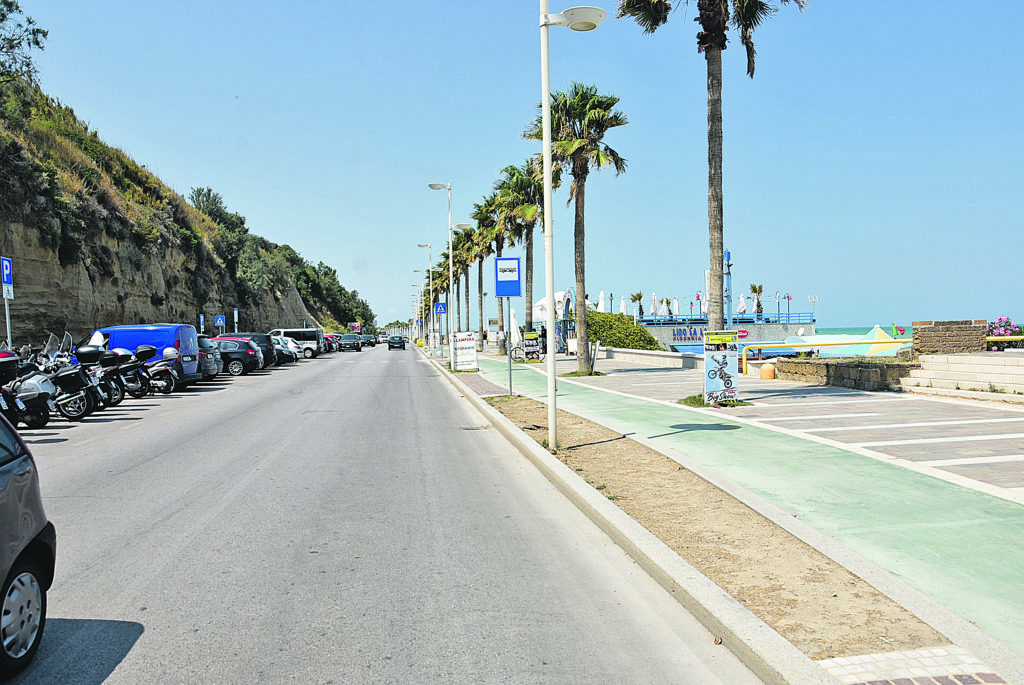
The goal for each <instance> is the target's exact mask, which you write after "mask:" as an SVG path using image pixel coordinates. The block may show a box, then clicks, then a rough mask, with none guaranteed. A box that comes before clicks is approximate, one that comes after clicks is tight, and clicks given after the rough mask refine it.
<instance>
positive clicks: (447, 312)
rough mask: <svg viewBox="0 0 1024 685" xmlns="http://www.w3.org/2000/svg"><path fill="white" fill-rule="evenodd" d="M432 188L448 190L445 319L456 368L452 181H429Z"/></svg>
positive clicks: (451, 360) (449, 361)
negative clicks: (453, 311)
mask: <svg viewBox="0 0 1024 685" xmlns="http://www.w3.org/2000/svg"><path fill="white" fill-rule="evenodd" d="M427 185H428V187H429V188H430V189H431V190H447V191H448V300H447V302H446V303H445V316H446V318H445V321H446V324H447V326H448V363H449V364H451V365H452V371H454V370H455V355H454V353H455V348H454V342H453V341H452V286H453V283H452V281H454V280H455V278H454V276H455V267H454V265H453V262H452V184H451V183H428V184H427Z"/></svg>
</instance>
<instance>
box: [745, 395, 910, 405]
mask: <svg viewBox="0 0 1024 685" xmlns="http://www.w3.org/2000/svg"><path fill="white" fill-rule="evenodd" d="M785 397H786V398H787V399H788V398H789V397H798V395H786V396H785ZM750 399H752V400H757V401H758V402H764V406H765V407H806V406H808V405H809V404H812V403H810V402H770V401H765V400H764V399H763V398H760V397H751V398H750ZM914 401H918V400H917V398H914V397H892V398H888V399H883V398H879V397H873V398H870V399H864V400H829V401H824V402H814V403H813V404H814V406H818V405H821V404H865V403H870V402H914Z"/></svg>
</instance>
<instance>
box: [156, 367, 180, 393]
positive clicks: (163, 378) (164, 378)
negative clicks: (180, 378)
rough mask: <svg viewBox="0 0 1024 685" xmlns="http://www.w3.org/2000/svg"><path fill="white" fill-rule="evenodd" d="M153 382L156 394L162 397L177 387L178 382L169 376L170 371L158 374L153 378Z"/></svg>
mask: <svg viewBox="0 0 1024 685" xmlns="http://www.w3.org/2000/svg"><path fill="white" fill-rule="evenodd" d="M153 380H154V381H156V390H157V392H159V393H162V394H164V395H170V394H171V393H172V392H174V388H176V387H177V385H178V382H177V381H176V380H174V376H173V375H171V372H170V371H163V372H161V373H158V374H157V375H156V376H154V377H153Z"/></svg>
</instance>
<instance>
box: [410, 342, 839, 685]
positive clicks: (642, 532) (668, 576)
mask: <svg viewBox="0 0 1024 685" xmlns="http://www.w3.org/2000/svg"><path fill="white" fill-rule="evenodd" d="M424 357H425V358H426V359H427V360H428V361H429V362H430V363H431V364H433V365H434V366H435V367H436V368H437V369H438V370H439V371H441V373H442V374H443V375H444V376H445V378H447V379H448V381H449V382H450V383H451V384H452V385H453V386H454V387H455V388H456V389H457V390H458V391H459V392H460V393H462V395H463V396H464V397H465V398H466V399H467V400H469V402H470V404H472V405H473V406H474V407H475V408H476V409H477V410H478V411H479V412H480V413H481V414H483V415H484V416H485V417H486V418H487V419H488V420H489V421H490V422H491V423H492V425H494V427H495V428H497V429H498V431H499V432H500V433H501V434H502V435H503V436H504V437H505V439H507V440H508V441H509V442H510V443H512V445H513V446H515V447H516V449H518V450H519V452H520V453H521V454H522V455H523V456H525V457H526V458H527V459H529V460H530V462H531V463H532V464H533V465H534V466H536V467H537V469H538V470H540V472H541V473H542V474H544V477H545V478H547V479H548V480H549V481H550V482H551V483H552V484H553V485H554V486H555V487H556V488H558V490H559V492H561V493H562V494H563V495H565V496H566V497H567V498H568V499H569V501H571V502H572V503H573V504H574V505H575V506H576V507H578V508H579V509H580V511H582V512H583V513H584V514H585V515H586V516H587V517H588V518H589V519H590V520H591V521H593V522H594V523H595V524H596V525H597V526H598V527H599V528H600V529H601V530H602V531H604V532H605V533H606V534H607V535H608V536H609V537H611V538H612V540H613V541H614V542H615V544H617V545H618V546H619V547H621V548H622V549H623V550H625V551H626V553H628V554H629V555H630V557H632V558H633V560H634V561H636V562H637V564H638V565H639V566H640V567H641V568H642V569H643V570H644V571H645V572H646V573H647V574H648V575H650V576H651V577H652V578H654V579H655V580H656V581H657V582H658V583H659V584H660V585H661V586H662V587H664V588H665V589H666V590H667V591H668V592H669V593H670V594H671V595H672V596H673V598H675V600H676V601H677V602H679V603H680V604H681V605H682V606H683V607H684V608H685V609H686V610H687V611H689V612H690V613H691V614H693V615H694V616H695V617H696V618H697V620H699V621H700V622H701V624H703V625H704V627H705V628H707V629H708V630H709V631H710V632H711V633H712V634H714V635H716V636H718V637H720V638H722V644H723V645H725V646H726V647H727V648H728V649H729V650H730V651H731V652H732V653H733V654H735V655H736V657H737V658H738V659H739V660H740V661H741V662H743V664H744V665H746V666H747V668H749V669H750V670H751V671H753V672H754V674H755V675H757V676H758V677H759V678H761V680H763V681H764V682H766V683H771V684H773V685H788V684H789V683H801V684H802V685H803V684H806V685H818V684H819V683H820V684H821V685H826V684H827V685H835V683H836V682H837V681H836V680H835V679H834V678H832V676H830V675H829V674H828V672H826V671H825V669H824V668H822V667H821V666H819V665H818V664H817V663H815V662H814V661H813V660H812V659H811V658H810V657H808V656H807V655H805V654H804V653H803V652H801V651H800V650H798V649H797V648H796V647H794V646H793V645H792V644H791V643H790V642H789V641H788V640H786V639H785V638H783V637H782V636H781V635H779V634H778V633H777V632H775V631H774V630H772V628H771V627H769V626H768V624H766V623H765V622H764V621H762V620H761V619H759V618H757V616H755V615H754V614H753V613H751V612H750V611H749V610H748V609H747V608H746V607H744V606H743V605H742V604H740V603H739V602H738V601H736V600H735V599H733V598H732V597H731V596H729V595H728V594H727V593H726V592H725V591H724V590H722V588H720V587H719V586H718V585H716V584H715V583H713V582H712V581H710V580H709V579H708V578H707V577H705V576H704V575H702V574H701V573H700V572H699V571H698V570H697V569H695V568H694V567H693V566H691V565H690V564H688V563H687V562H686V561H684V560H683V559H682V557H680V556H679V555H678V554H676V553H675V552H673V551H672V550H671V549H670V548H669V547H668V546H667V545H665V544H664V543H663V542H662V541H661V540H659V539H658V538H657V537H655V536H654V535H653V534H652V533H651V532H649V531H648V530H647V529H646V528H644V527H643V526H641V525H640V524H639V523H637V522H636V521H634V520H633V519H632V518H631V517H630V516H629V515H628V514H626V513H625V512H624V511H622V510H621V509H620V508H619V507H618V506H616V505H615V504H613V503H612V502H610V501H608V499H607V498H605V497H603V496H602V495H600V494H598V493H597V492H596V491H595V490H594V489H593V488H592V487H590V485H589V484H588V483H587V482H586V481H584V480H583V479H582V478H580V477H579V476H578V475H576V474H575V473H573V472H572V470H570V469H569V467H567V466H566V465H565V464H563V463H562V462H561V461H559V460H558V459H556V458H555V457H554V456H553V455H552V454H550V453H549V452H548V451H547V450H545V449H544V448H542V447H541V446H540V445H538V444H537V443H536V442H535V441H534V440H533V439H532V438H530V437H528V436H526V435H525V434H524V433H523V432H522V431H521V430H519V428H518V427H517V426H516V425H515V424H513V423H512V422H511V421H509V420H508V419H507V418H505V416H504V415H502V414H501V413H499V412H498V411H496V410H495V409H494V408H492V407H491V406H490V405H489V404H487V403H486V402H484V401H483V399H481V398H480V397H479V396H478V395H477V394H476V393H475V392H473V390H471V389H470V388H469V387H468V386H467V385H466V384H465V383H463V382H462V381H460V380H459V379H458V378H457V376H456V375H455V374H452V373H450V372H449V370H448V369H446V368H444V367H443V366H442V365H441V364H438V363H437V362H436V361H435V360H434V359H431V358H429V357H426V355H424Z"/></svg>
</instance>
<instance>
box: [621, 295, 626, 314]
mask: <svg viewBox="0 0 1024 685" xmlns="http://www.w3.org/2000/svg"><path fill="white" fill-rule="evenodd" d="M625 313H626V296H625V295H623V296H622V299H621V300H619V314H625Z"/></svg>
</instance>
